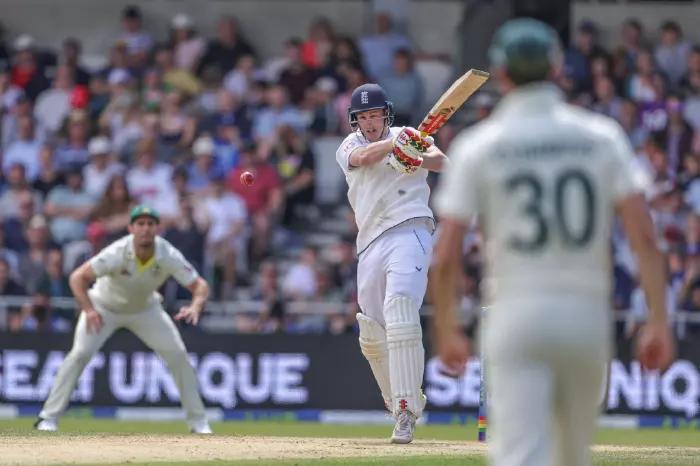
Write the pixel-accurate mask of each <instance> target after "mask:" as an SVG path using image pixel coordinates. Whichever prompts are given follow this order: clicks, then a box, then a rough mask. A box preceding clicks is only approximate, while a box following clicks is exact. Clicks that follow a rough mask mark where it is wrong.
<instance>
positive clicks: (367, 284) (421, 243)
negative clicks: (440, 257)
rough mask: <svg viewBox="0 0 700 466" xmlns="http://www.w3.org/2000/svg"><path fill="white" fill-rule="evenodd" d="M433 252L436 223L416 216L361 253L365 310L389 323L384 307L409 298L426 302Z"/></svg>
mask: <svg viewBox="0 0 700 466" xmlns="http://www.w3.org/2000/svg"><path fill="white" fill-rule="evenodd" d="M432 252H433V236H432V222H431V221H429V220H427V219H415V220H409V221H408V222H406V223H404V224H402V225H399V226H397V227H396V228H393V229H391V230H389V231H386V232H384V233H383V234H382V235H381V236H380V237H379V238H377V239H376V240H374V242H373V243H372V244H370V245H369V247H368V248H367V249H365V250H364V251H363V252H362V254H360V258H359V263H358V266H357V295H358V296H357V302H358V304H359V305H360V309H361V310H362V313H363V314H365V315H367V316H368V317H371V318H372V319H374V320H376V321H377V322H379V324H381V325H382V326H383V327H384V326H385V321H384V306H385V304H386V303H388V302H389V301H391V299H392V298H396V297H399V296H404V297H409V298H411V299H412V300H413V301H414V304H415V305H416V309H419V308H420V306H421V305H422V304H423V298H424V296H425V290H426V288H427V286H428V268H429V267H430V261H431V257H432Z"/></svg>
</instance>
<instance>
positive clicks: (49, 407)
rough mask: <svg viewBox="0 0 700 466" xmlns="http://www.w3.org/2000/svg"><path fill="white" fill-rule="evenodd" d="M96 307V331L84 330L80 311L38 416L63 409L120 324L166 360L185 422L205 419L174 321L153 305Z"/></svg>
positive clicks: (49, 415) (194, 380)
mask: <svg viewBox="0 0 700 466" xmlns="http://www.w3.org/2000/svg"><path fill="white" fill-rule="evenodd" d="M96 310H97V312H99V313H100V315H101V316H102V320H103V323H104V325H103V326H102V328H101V329H100V331H99V332H98V333H95V332H94V331H92V332H91V333H88V331H87V321H86V318H85V313H81V314H80V318H79V319H78V324H77V325H76V328H75V336H74V339H73V348H72V349H71V350H70V352H69V353H68V355H67V356H66V359H65V360H64V361H63V364H61V367H60V369H59V370H58V373H57V374H56V379H55V380H54V383H53V386H52V387H51V392H50V393H49V397H48V398H47V399H46V402H45V403H44V408H43V409H42V411H41V413H39V416H40V417H42V418H50V419H56V418H58V416H59V415H60V414H61V413H63V411H64V410H65V409H66V407H67V406H68V402H69V401H70V397H71V394H72V393H73V390H74V388H75V385H76V383H77V381H78V378H79V377H80V374H81V373H82V372H83V369H84V368H85V366H86V365H87V363H88V362H89V361H90V359H91V358H92V356H93V355H94V354H95V353H96V352H97V351H98V350H99V349H100V348H101V347H102V345H103V344H104V343H105V341H107V339H108V338H109V337H110V336H111V335H112V334H113V333H114V332H115V331H116V330H117V329H119V328H122V327H123V328H126V329H128V330H130V331H132V332H133V333H134V334H135V335H136V336H137V337H139V338H140V339H141V340H142V341H143V342H144V343H145V344H146V345H148V346H149V347H150V348H151V349H152V350H153V351H155V352H156V353H158V355H159V356H160V357H161V358H163V360H164V361H165V362H166V363H167V365H168V368H169V369H170V371H171V373H172V375H173V379H174V381H175V384H176V385H177V388H178V390H179V392H180V399H181V400H182V407H183V408H184V409H185V412H186V416H187V422H188V423H189V424H190V425H192V424H193V423H194V422H197V421H201V420H205V419H206V414H205V411H204V404H203V403H202V399H201V398H200V396H199V392H198V389H197V378H196V376H195V373H194V369H193V368H192V365H191V364H190V361H189V359H188V357H187V352H186V349H185V343H184V342H183V341H182V337H181V336H180V332H178V330H177V327H176V326H175V323H174V322H173V321H172V319H171V318H170V316H169V315H168V314H167V313H166V312H165V311H164V310H163V308H162V307H160V306H155V307H152V308H150V309H147V310H145V311H143V312H138V313H133V314H131V313H130V314H117V313H114V312H111V311H108V310H106V309H103V308H101V307H100V308H97V309H96Z"/></svg>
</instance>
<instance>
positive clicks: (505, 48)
mask: <svg viewBox="0 0 700 466" xmlns="http://www.w3.org/2000/svg"><path fill="white" fill-rule="evenodd" d="M489 59H490V60H491V63H493V64H494V65H496V66H502V67H503V68H505V70H506V72H507V73H508V76H509V77H510V78H511V79H512V80H513V82H514V83H515V84H517V85H520V84H527V83H529V82H535V81H543V80H545V79H547V75H548V74H549V72H550V70H551V69H552V67H554V66H557V65H559V63H560V62H561V59H562V52H561V47H560V44H559V39H558V37H557V34H556V32H554V29H552V28H551V27H549V26H548V25H546V24H545V23H543V22H541V21H538V20H536V19H532V18H518V19H513V20H510V21H508V22H506V23H505V24H504V25H503V26H501V27H500V28H499V29H498V31H496V35H495V36H494V40H493V43H492V44H491V47H490V48H489Z"/></svg>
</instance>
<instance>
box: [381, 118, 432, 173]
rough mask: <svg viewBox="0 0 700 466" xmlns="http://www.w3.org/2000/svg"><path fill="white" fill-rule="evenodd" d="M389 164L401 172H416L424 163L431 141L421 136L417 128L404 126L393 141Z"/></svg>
mask: <svg viewBox="0 0 700 466" xmlns="http://www.w3.org/2000/svg"><path fill="white" fill-rule="evenodd" d="M392 145H393V148H392V151H391V155H390V156H389V165H391V167H392V168H393V169H394V170H396V171H398V172H401V173H415V172H416V170H418V168H420V166H421V165H422V164H423V154H424V153H425V151H426V150H427V149H428V147H430V145H431V143H430V141H428V140H426V139H425V138H423V137H421V135H420V133H419V132H418V130H417V129H415V128H411V127H408V126H407V127H404V128H403V129H401V131H400V132H399V133H398V134H397V135H396V136H395V137H394V139H393V141H392Z"/></svg>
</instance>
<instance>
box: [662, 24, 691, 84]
mask: <svg viewBox="0 0 700 466" xmlns="http://www.w3.org/2000/svg"><path fill="white" fill-rule="evenodd" d="M689 53H690V45H689V44H688V43H687V42H685V41H684V40H683V31H682V30H681V27H680V25H679V24H678V23H677V22H675V21H665V22H664V23H663V24H662V25H661V40H660V42H659V45H657V46H656V50H655V51H654V58H655V59H656V63H657V64H658V65H659V68H660V69H661V71H662V72H663V73H664V75H665V77H666V79H668V81H669V83H670V84H671V88H674V89H675V87H676V86H677V85H678V84H679V83H680V82H681V79H682V78H683V76H684V75H685V72H686V70H687V67H688V54H689Z"/></svg>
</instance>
